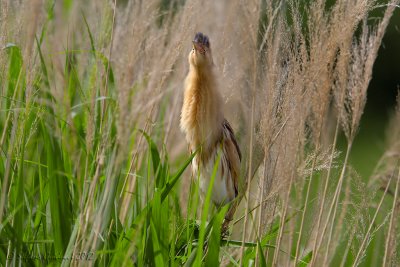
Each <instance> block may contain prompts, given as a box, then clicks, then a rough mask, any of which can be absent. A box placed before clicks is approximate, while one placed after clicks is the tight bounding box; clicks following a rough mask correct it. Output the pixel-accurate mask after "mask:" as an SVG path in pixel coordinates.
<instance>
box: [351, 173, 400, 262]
mask: <svg viewBox="0 0 400 267" xmlns="http://www.w3.org/2000/svg"><path fill="white" fill-rule="evenodd" d="M392 179H393V176H391V177H390V180H389V182H388V183H387V185H386V188H385V192H384V193H383V195H382V197H381V200H380V201H379V205H378V207H377V208H376V211H375V214H374V217H373V218H372V221H371V222H370V224H369V227H368V230H367V233H366V234H365V236H364V239H363V241H362V243H361V246H360V248H359V249H358V253H357V256H356V259H355V260H354V263H353V266H357V265H358V262H359V261H360V260H361V257H362V255H361V254H362V252H363V250H364V246H365V244H366V243H367V240H368V238H369V237H370V232H371V230H372V227H373V226H374V224H375V220H376V217H377V216H378V212H379V210H380V209H381V207H382V203H383V200H384V199H385V197H386V194H387V192H388V189H389V185H390V183H391V181H392ZM397 184H398V182H397Z"/></svg>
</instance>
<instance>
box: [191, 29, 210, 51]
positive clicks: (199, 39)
mask: <svg viewBox="0 0 400 267" xmlns="http://www.w3.org/2000/svg"><path fill="white" fill-rule="evenodd" d="M193 41H194V42H196V43H200V44H202V45H204V46H206V47H208V48H210V40H209V39H208V36H207V35H204V34H202V33H201V32H198V33H196V35H195V36H194V40H193Z"/></svg>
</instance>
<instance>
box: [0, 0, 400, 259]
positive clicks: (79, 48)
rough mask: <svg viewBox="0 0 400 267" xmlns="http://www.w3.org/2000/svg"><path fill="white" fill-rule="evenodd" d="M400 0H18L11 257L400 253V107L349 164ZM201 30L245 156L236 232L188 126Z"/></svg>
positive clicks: (2, 186)
mask: <svg viewBox="0 0 400 267" xmlns="http://www.w3.org/2000/svg"><path fill="white" fill-rule="evenodd" d="M398 4H399V1H398V0H391V1H389V2H385V3H384V4H381V3H380V2H377V1H374V0H356V1H342V0H337V1H332V2H329V1H324V0H317V1H310V2H308V1H296V0H292V1H278V0H276V1H248V2H245V1H229V2H221V1H216V2H215V3H214V2H212V1H209V2H205V3H203V2H201V1H190V0H187V1H180V0H176V1H174V0H172V1H167V0H149V1H139V2H137V1H129V0H126V1H122V0H118V1H106V0H104V1H103V0H102V1H92V2H84V1H72V0H66V1H52V0H45V1H3V2H1V3H0V12H1V16H0V21H1V35H0V43H1V46H2V47H3V49H2V50H1V51H0V86H1V89H0V94H1V98H0V135H1V136H0V138H1V139H0V147H1V152H0V163H1V164H0V191H1V197H0V263H1V265H7V266H17V265H29V266H31V265H38V266H41V265H47V264H49V265H64V266H68V265H74V266H82V265H83V266H86V265H96V266H126V265H128V266H143V265H146V266H147V265H151V266H165V265H170V266H181V265H186V266H192V265H194V266H200V265H204V266H217V265H230V266H240V265H243V266H252V265H256V266H307V265H308V266H330V265H341V266H380V265H382V266H396V265H399V264H400V259H399V254H398V252H397V251H400V247H399V242H398V236H399V233H398V227H399V220H398V215H399V206H400V205H399V196H398V194H399V181H400V156H399V155H400V147H399V140H400V136H399V134H400V115H399V114H400V112H399V111H398V110H397V111H396V112H394V114H393V118H392V123H391V124H390V127H389V128H388V137H387V143H388V145H387V150H386V152H385V154H384V155H383V156H382V159H381V160H380V161H379V162H378V163H377V166H376V169H375V171H374V174H373V175H372V176H371V177H359V175H358V174H357V173H356V171H355V170H354V168H353V167H352V166H351V163H350V161H349V156H350V155H351V153H352V149H353V145H354V140H356V139H357V133H358V128H359V126H360V119H361V117H362V114H363V110H364V107H365V103H366V101H367V94H366V93H367V88H368V84H369V82H370V80H371V77H372V70H373V65H374V62H375V59H376V57H377V53H378V49H379V48H380V46H381V42H382V38H383V36H384V33H385V30H386V28H387V26H388V23H389V21H390V18H391V17H392V15H393V12H394V10H395V8H396V7H397V6H398ZM376 10H378V11H382V12H381V13H382V14H381V17H380V18H379V19H374V20H371V12H372V11H376ZM197 31H203V32H206V33H207V34H208V35H209V36H210V39H211V46H212V49H213V56H214V61H215V67H216V71H217V73H219V86H220V90H221V92H222V94H223V96H224V100H225V101H224V102H225V107H224V109H225V114H226V116H227V119H229V121H231V122H232V125H233V128H234V129H235V132H236V135H237V137H238V140H239V143H240V146H241V150H242V151H243V152H244V160H243V164H242V181H243V183H242V185H243V186H242V189H241V194H240V195H241V197H242V200H241V204H240V206H239V208H238V210H237V212H236V215H235V220H234V222H233V225H232V227H231V229H230V233H231V234H230V236H229V237H223V238H221V237H220V236H221V229H220V227H221V223H222V221H223V218H224V214H225V212H226V211H227V208H228V207H227V206H225V207H222V208H219V209H217V208H215V207H213V205H212V203H211V202H210V194H211V188H210V189H209V192H208V194H207V195H206V196H204V197H203V198H201V197H200V195H199V190H198V182H197V179H196V177H191V173H190V171H189V170H187V169H188V166H189V165H190V162H191V159H192V158H193V156H194V154H193V155H189V154H188V153H187V151H186V143H185V142H184V141H183V140H184V138H183V135H182V133H180V130H179V127H178V125H179V123H178V122H179V113H180V106H181V103H182V86H183V85H182V82H183V79H184V77H185V75H186V74H187V70H188V64H187V53H188V52H189V50H190V46H191V39H192V38H193V34H194V33H195V32H197ZM399 106H400V103H398V109H399ZM342 133H343V134H344V137H345V139H346V143H347V145H346V148H345V150H344V151H340V150H339V146H338V140H339V138H340V135H341V134H342ZM217 162H218V161H217ZM216 168H217V166H215V170H216ZM215 173H216V172H214V175H213V177H212V179H211V180H213V179H218V177H215ZM211 184H212V183H211Z"/></svg>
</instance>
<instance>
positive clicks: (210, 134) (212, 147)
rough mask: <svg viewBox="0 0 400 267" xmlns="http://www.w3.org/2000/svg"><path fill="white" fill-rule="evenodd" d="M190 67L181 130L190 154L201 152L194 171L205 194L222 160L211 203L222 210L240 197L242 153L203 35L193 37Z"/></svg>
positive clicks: (227, 221)
mask: <svg viewBox="0 0 400 267" xmlns="http://www.w3.org/2000/svg"><path fill="white" fill-rule="evenodd" d="M189 65H190V70H189V74H188V75H187V77H186V80H185V89H184V100H183V107H182V112H181V123H180V124H181V129H182V131H183V132H184V133H185V135H186V140H187V142H188V144H189V149H190V151H195V150H196V149H198V153H197V154H196V156H195V157H194V159H193V162H192V170H193V173H194V174H195V175H199V181H200V182H199V183H200V189H201V191H202V193H203V194H205V193H206V192H207V190H208V187H209V183H210V179H211V176H212V173H213V168H214V164H215V162H216V160H217V159H218V158H219V159H220V162H219V165H218V166H219V168H218V170H217V176H216V177H215V180H214V184H213V188H212V201H213V202H214V204H215V205H216V206H217V207H220V206H222V205H224V204H227V203H230V202H232V201H233V200H234V199H235V198H236V197H237V195H238V189H239V175H240V161H241V153H240V149H239V146H238V144H237V142H236V139H235V135H234V133H233V130H232V127H231V126H230V125H229V122H228V121H227V120H226V119H225V118H224V115H223V112H222V105H223V102H222V98H221V95H220V92H219V91H218V84H217V79H216V75H215V73H214V68H213V66H214V63H213V60H212V55H211V48H210V41H209V39H208V37H207V36H206V35H204V34H202V33H200V32H199V33H197V34H196V35H195V37H194V40H193V49H192V50H191V51H190V53H189ZM218 155H219V156H218ZM235 206H236V204H233V205H231V207H230V209H229V211H228V213H227V214H226V216H225V222H224V224H223V226H222V228H223V231H225V230H226V228H227V226H228V224H229V221H230V220H232V218H233V213H234V212H235Z"/></svg>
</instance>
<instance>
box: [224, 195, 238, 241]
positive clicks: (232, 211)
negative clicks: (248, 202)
mask: <svg viewBox="0 0 400 267" xmlns="http://www.w3.org/2000/svg"><path fill="white" fill-rule="evenodd" d="M238 204H239V201H237V199H236V200H234V201H233V202H232V204H231V206H230V207H229V209H228V212H227V213H226V215H225V219H224V222H223V223H222V226H221V237H225V236H228V235H229V232H228V229H229V223H230V222H231V221H232V220H233V215H235V212H236V208H237V206H238Z"/></svg>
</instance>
